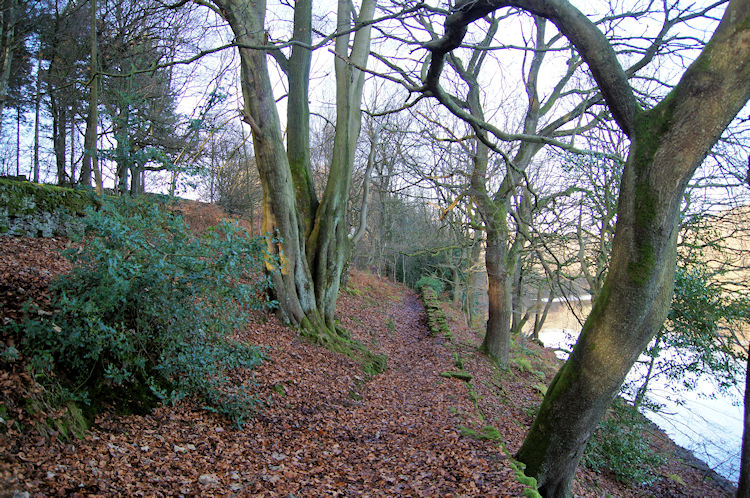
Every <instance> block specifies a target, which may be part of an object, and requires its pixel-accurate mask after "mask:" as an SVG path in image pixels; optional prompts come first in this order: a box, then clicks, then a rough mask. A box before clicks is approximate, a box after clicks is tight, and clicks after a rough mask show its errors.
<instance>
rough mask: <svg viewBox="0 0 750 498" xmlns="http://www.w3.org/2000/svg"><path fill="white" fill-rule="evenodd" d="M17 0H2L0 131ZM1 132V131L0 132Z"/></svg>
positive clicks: (6, 92)
mask: <svg viewBox="0 0 750 498" xmlns="http://www.w3.org/2000/svg"><path fill="white" fill-rule="evenodd" d="M17 9H18V0H3V2H2V13H1V15H2V33H1V34H0V35H1V36H2V38H1V39H0V57H1V60H2V62H1V63H0V132H1V131H2V117H3V110H4V109H5V104H6V101H7V100H8V89H9V85H10V72H11V66H12V63H13V52H14V48H15V44H16V36H15V33H16V10H17ZM0 134H1V133H0Z"/></svg>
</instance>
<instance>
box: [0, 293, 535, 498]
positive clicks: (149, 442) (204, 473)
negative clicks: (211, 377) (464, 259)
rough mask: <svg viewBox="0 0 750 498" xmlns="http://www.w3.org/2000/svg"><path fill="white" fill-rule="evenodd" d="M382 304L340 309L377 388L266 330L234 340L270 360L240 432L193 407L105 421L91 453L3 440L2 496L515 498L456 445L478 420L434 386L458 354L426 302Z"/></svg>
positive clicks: (504, 470) (321, 352)
mask: <svg viewBox="0 0 750 498" xmlns="http://www.w3.org/2000/svg"><path fill="white" fill-rule="evenodd" d="M373 281H374V282H376V283H377V280H376V279H373ZM381 285H382V284H381ZM377 290H378V289H375V291H376V295H375V297H370V296H369V295H365V297H354V296H342V298H341V301H340V305H339V306H340V308H341V310H342V311H341V313H340V316H341V319H342V325H344V327H346V328H347V329H348V330H350V331H352V334H353V336H354V337H355V338H357V339H359V340H361V341H362V342H364V343H366V344H368V346H369V347H370V348H371V349H372V350H374V351H377V352H380V353H384V354H386V355H387V356H388V369H387V370H386V371H385V372H384V373H382V374H379V375H377V376H375V377H374V378H372V379H370V380H369V381H368V380H366V379H365V378H364V374H363V373H362V370H361V367H360V366H359V365H358V364H357V363H356V362H354V361H353V360H351V359H349V358H346V357H345V356H343V355H340V354H336V353H333V352H331V351H328V350H326V349H323V348H321V347H319V346H314V345H311V344H309V343H306V342H304V341H301V340H300V339H299V337H298V336H297V335H296V333H295V332H294V331H292V330H290V329H289V328H287V327H284V326H282V325H280V324H279V323H278V322H277V321H276V319H275V318H273V317H266V316H258V317H257V319H256V322H255V323H252V324H251V325H250V326H249V327H247V328H246V329H245V330H244V331H242V332H241V333H240V334H239V338H240V339H243V340H248V341H250V342H252V343H254V344H260V345H267V346H268V351H267V353H266V354H267V360H266V361H265V362H264V363H263V364H262V365H261V366H260V367H259V368H257V369H256V370H254V371H253V372H252V376H253V380H254V386H255V387H254V390H255V391H256V392H257V393H258V396H259V397H260V398H261V399H264V400H266V403H265V405H264V407H262V408H261V409H259V411H258V412H257V414H256V415H255V417H254V418H252V419H251V420H249V421H248V422H247V423H246V424H245V426H244V427H243V428H242V429H239V430H238V429H233V428H232V427H230V426H229V425H228V423H227V422H226V421H225V420H224V419H221V418H220V417H218V416H216V415H213V414H211V413H208V412H206V411H204V410H201V409H200V407H199V406H197V405H195V404H191V403H190V402H183V403H181V404H179V405H177V406H174V407H172V406H163V407H159V408H157V409H156V410H154V412H153V413H151V414H148V415H143V416H135V415H134V416H127V417H116V416H112V415H108V414H102V415H101V416H99V417H98V418H97V421H96V424H95V425H94V427H92V429H91V430H90V432H89V435H88V436H87V437H86V439H85V440H73V441H61V440H59V439H58V440H52V441H51V442H50V441H49V440H47V439H44V438H43V437H41V436H40V437H39V438H36V439H35V440H34V439H29V438H26V439H19V440H17V441H4V440H3V439H2V438H1V437H0V450H3V451H4V452H6V453H7V454H8V455H9V458H8V459H6V460H5V461H4V462H3V465H2V467H0V476H4V477H3V482H4V483H6V484H7V486H8V489H15V490H19V491H28V492H30V493H31V494H33V493H34V492H41V493H44V494H48V495H49V494H99V495H121V496H135V495H148V496H153V495H156V496H168V495H186V496H187V495H200V496H210V495H216V496H226V495H235V496H437V495H440V496H445V495H451V494H461V495H464V496H488V495H492V496H519V495H520V494H521V487H520V485H519V484H518V483H517V482H516V481H515V479H514V478H513V475H512V471H511V470H510V469H509V468H508V466H507V462H506V461H505V457H504V455H503V454H502V452H501V450H500V449H499V448H498V447H497V445H496V444H494V443H490V442H486V441H476V440H473V439H469V438H464V437H461V436H460V434H459V432H458V429H457V427H458V425H459V424H460V423H461V418H460V415H459V414H462V413H465V414H469V413H471V412H472V410H474V406H473V404H472V402H471V401H470V399H469V397H468V395H467V387H466V385H465V384H464V383H463V382H461V381H458V380H456V379H445V378H443V377H441V376H440V373H441V372H442V371H445V370H448V369H450V368H451V367H452V363H453V358H452V353H451V351H450V350H449V349H448V348H447V347H446V345H445V344H444V339H442V338H435V337H431V336H430V335H429V333H428V330H427V326H426V321H425V314H424V309H423V307H422V304H421V302H420V301H418V299H417V297H416V296H415V295H414V293H413V292H410V291H408V292H405V290H404V289H398V292H399V295H397V296H392V295H389V294H387V293H386V291H387V292H390V293H393V292H394V289H393V287H390V286H388V287H387V289H386V290H383V289H381V290H382V291H383V294H382V295H378V294H377ZM7 461H10V462H13V463H11V465H6V463H5V462H7Z"/></svg>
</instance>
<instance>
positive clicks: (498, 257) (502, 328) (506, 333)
mask: <svg viewBox="0 0 750 498" xmlns="http://www.w3.org/2000/svg"><path fill="white" fill-rule="evenodd" d="M500 216H502V214H500ZM485 224H486V226H487V247H486V249H485V264H486V266H487V298H488V305H489V309H488V319H487V330H486V332H485V335H484V341H483V342H482V349H483V350H484V351H485V352H486V353H487V354H488V355H490V356H491V357H492V358H494V359H495V360H497V362H498V363H499V364H500V365H507V364H508V360H509V356H510V323H511V315H512V314H513V310H512V295H511V290H512V282H511V278H510V277H511V276H510V275H509V274H508V267H507V265H506V258H507V256H508V244H507V233H506V231H503V230H502V229H498V228H497V227H494V226H491V223H487V222H485Z"/></svg>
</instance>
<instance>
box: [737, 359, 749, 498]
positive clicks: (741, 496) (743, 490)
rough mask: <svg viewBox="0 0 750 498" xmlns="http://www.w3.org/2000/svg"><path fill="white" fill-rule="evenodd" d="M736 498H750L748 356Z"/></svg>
mask: <svg viewBox="0 0 750 498" xmlns="http://www.w3.org/2000/svg"><path fill="white" fill-rule="evenodd" d="M748 351H750V347H748ZM737 498H750V356H748V358H747V370H746V373H745V423H744V427H743V431H742V451H741V453H740V482H739V483H738V484H737Z"/></svg>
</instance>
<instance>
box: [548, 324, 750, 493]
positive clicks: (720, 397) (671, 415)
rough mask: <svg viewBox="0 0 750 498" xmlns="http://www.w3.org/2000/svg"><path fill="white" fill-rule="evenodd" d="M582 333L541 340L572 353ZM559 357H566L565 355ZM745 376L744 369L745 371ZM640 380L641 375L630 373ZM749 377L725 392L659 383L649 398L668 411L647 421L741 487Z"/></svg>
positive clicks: (708, 384)
mask: <svg viewBox="0 0 750 498" xmlns="http://www.w3.org/2000/svg"><path fill="white" fill-rule="evenodd" d="M577 335H578V331H573V330H571V329H561V328H545V329H543V330H542V331H541V333H540V334H539V338H540V339H541V341H542V342H543V343H544V345H545V346H546V347H551V348H558V347H561V348H564V349H566V350H570V349H571V347H572V345H573V343H575V340H576V337H577ZM558 356H560V357H564V356H566V354H565V353H562V352H560V354H559V355H558ZM740 370H741V371H742V369H740ZM630 375H631V376H632V375H638V374H637V372H635V373H634V372H631V374H630ZM744 391H745V382H744V375H743V378H742V379H741V382H740V383H739V385H737V386H736V387H733V388H731V389H730V390H727V391H722V390H720V389H719V388H718V387H717V386H716V385H715V384H714V383H713V382H712V381H711V380H710V379H706V378H703V379H701V380H699V381H698V384H697V385H696V389H694V390H691V391H685V390H681V389H675V388H674V387H673V386H670V385H668V384H666V383H665V382H663V381H661V380H658V379H655V380H654V381H652V383H651V384H650V398H651V399H653V400H654V401H656V402H658V403H660V404H662V405H664V407H663V408H662V409H661V410H660V411H659V412H652V411H650V410H646V411H645V412H644V415H646V416H647V417H648V418H649V419H650V420H651V421H653V422H654V423H655V424H656V425H657V426H659V428H661V429H662V430H663V431H664V432H666V433H667V434H668V435H669V437H670V438H671V439H672V440H673V441H674V442H675V443H677V444H678V445H680V446H682V447H683V448H685V449H687V450H690V451H691V452H692V453H693V454H694V455H695V456H696V457H698V458H699V459H701V460H703V461H704V462H706V464H707V465H708V466H709V467H711V468H712V469H714V470H715V471H716V472H717V473H718V474H720V475H722V476H724V477H726V478H727V479H729V480H730V481H733V482H735V483H736V482H737V480H738V479H739V469H740V447H741V445H742V428H743V406H742V400H743V396H744Z"/></svg>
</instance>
